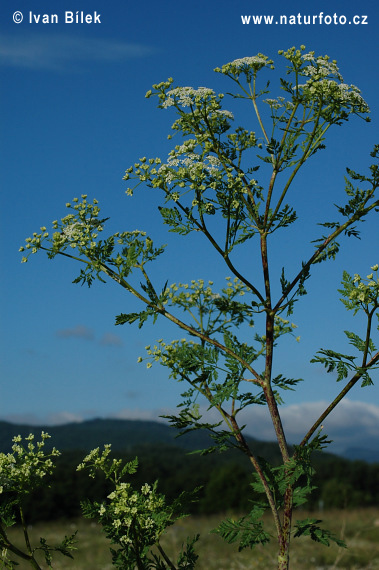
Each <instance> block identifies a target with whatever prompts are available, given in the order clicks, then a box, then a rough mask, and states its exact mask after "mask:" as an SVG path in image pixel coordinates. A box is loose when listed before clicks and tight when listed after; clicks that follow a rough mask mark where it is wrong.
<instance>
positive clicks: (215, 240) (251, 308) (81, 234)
mask: <svg viewBox="0 0 379 570" xmlns="http://www.w3.org/2000/svg"><path fill="white" fill-rule="evenodd" d="M279 55H280V56H281V57H282V58H284V61H285V64H286V74H285V77H282V78H281V79H280V89H281V95H280V96H277V97H275V98H270V97H269V96H268V95H269V89H268V83H267V84H266V83H263V84H262V79H261V77H262V75H263V74H267V73H271V72H272V70H274V62H273V61H272V60H271V59H269V58H268V57H267V56H265V55H262V54H258V55H257V56H254V57H246V58H242V59H237V60H235V61H233V62H231V63H228V64H226V65H223V66H222V67H221V68H217V69H216V70H215V71H216V72H217V73H219V74H222V75H223V76H224V77H226V78H228V79H230V80H231V82H232V83H233V85H234V87H235V90H234V92H233V93H232V94H231V97H232V99H231V101H230V104H231V105H233V101H234V100H238V109H237V110H238V112H239V111H240V108H241V105H240V100H241V102H242V103H244V104H246V106H247V110H248V112H249V113H250V111H251V110H252V111H253V113H254V115H255V119H256V126H257V128H256V130H254V131H253V130H250V129H249V128H243V127H240V126H237V127H234V123H235V119H234V115H235V111H232V110H230V109H226V108H224V99H225V96H224V95H223V94H217V93H216V92H215V91H213V89H209V88H205V87H200V88H198V89H194V88H192V87H178V86H175V85H174V81H173V79H169V80H168V81H164V82H162V83H159V84H156V85H154V86H153V89H152V90H150V91H149V92H148V93H147V97H157V98H158V107H159V108H161V109H163V110H164V111H166V112H174V113H175V114H176V120H175V121H174V123H173V125H172V130H173V135H177V136H178V135H179V136H180V135H181V136H182V137H183V138H182V141H181V142H180V144H177V145H174V146H173V148H172V150H171V151H170V152H169V154H168V157H167V158H166V159H165V160H163V159H162V158H150V159H148V158H146V157H143V158H141V159H139V161H138V162H136V163H135V164H134V165H133V166H131V167H130V168H128V169H127V170H126V173H125V176H124V179H125V180H126V181H128V183H129V185H130V186H129V187H128V188H127V190H126V193H127V195H129V196H132V195H133V193H134V192H135V191H136V188H137V187H138V186H141V185H144V186H147V187H149V188H152V189H153V190H154V191H155V192H159V193H160V194H161V196H162V204H161V206H160V208H159V211H160V215H161V217H162V221H163V223H164V224H166V225H167V226H168V228H169V231H171V232H174V233H176V234H179V235H181V236H191V234H192V233H193V232H199V233H200V234H201V235H202V236H203V238H204V239H205V240H206V241H207V242H208V243H209V244H210V245H211V246H212V247H213V250H214V252H215V255H216V256H219V258H220V259H221V260H222V262H223V263H224V264H225V270H226V271H227V274H228V275H229V276H228V277H227V278H226V283H224V286H222V285H220V284H219V285H215V284H214V282H212V281H210V282H207V283H206V282H205V281H204V280H201V279H200V280H198V281H195V280H194V281H191V283H188V284H182V283H174V284H171V285H168V282H166V284H164V285H162V284H160V285H159V284H157V283H156V282H153V280H152V278H151V273H150V271H149V269H148V267H149V263H150V262H152V261H154V260H156V259H157V258H158V257H159V256H160V255H162V254H163V252H164V246H158V247H157V246H155V245H154V243H153V240H152V239H151V237H150V236H148V235H146V234H145V233H144V232H140V231H123V232H117V233H115V234H113V235H110V236H109V237H106V238H101V235H102V232H103V230H104V224H105V222H106V219H104V218H103V219H101V218H100V208H99V206H98V204H97V201H96V200H94V201H93V202H91V201H88V200H87V195H82V198H81V200H79V199H75V200H74V201H73V202H72V203H69V204H67V207H68V209H69V214H68V215H67V216H65V217H63V218H62V219H61V220H60V221H57V220H56V221H55V222H54V223H53V233H52V234H49V233H48V232H47V231H46V228H45V227H43V228H41V231H40V232H39V233H35V234H33V236H32V237H30V238H28V239H27V240H26V245H25V246H23V247H22V248H21V250H22V251H23V252H24V255H23V261H26V260H27V259H28V257H29V254H30V253H35V252H37V251H39V250H44V251H46V252H47V254H48V256H49V257H50V258H54V257H55V256H57V255H63V256H66V257H68V258H70V259H73V260H76V261H78V262H79V263H80V264H81V271H80V275H79V276H78V277H77V279H76V280H75V282H77V283H87V284H88V285H91V283H92V282H93V280H94V279H96V278H98V279H100V280H101V281H103V280H106V279H107V278H110V279H112V280H114V281H115V282H116V283H117V284H119V285H120V286H121V287H123V288H124V289H125V291H126V292H127V293H129V294H132V295H134V296H135V298H136V299H137V300H138V301H140V303H141V304H142V309H140V310H136V312H132V313H128V314H124V313H122V314H120V315H118V316H117V317H116V324H117V325H122V324H125V323H138V326H139V327H142V326H143V325H144V323H145V322H146V321H147V320H149V319H152V320H153V322H155V321H157V319H162V318H165V319H168V320H169V321H171V322H172V323H174V324H175V325H177V326H178V327H179V329H181V331H182V335H184V336H183V338H182V339H181V340H173V341H169V342H167V341H164V340H163V339H161V340H160V341H158V342H157V344H156V345H155V346H153V347H152V346H148V347H147V348H146V350H147V354H146V355H145V356H144V357H142V356H141V357H140V358H139V360H140V361H142V360H145V359H147V365H148V367H150V366H151V365H152V364H153V363H154V362H159V363H160V364H161V365H163V366H165V367H167V369H168V373H169V375H170V376H171V377H172V378H173V379H177V380H179V381H184V382H185V383H186V385H187V389H186V390H185V391H184V392H183V401H182V402H181V403H180V405H179V411H178V413H177V414H176V415H175V416H170V417H169V420H170V422H171V423H172V424H173V425H174V426H176V427H178V428H179V429H181V430H182V431H183V432H185V431H188V430H195V429H205V430H208V431H209V432H210V434H211V436H212V437H213V440H214V445H213V446H211V447H210V449H208V450H205V451H206V452H212V451H215V450H223V449H226V448H228V447H231V446H232V447H236V448H238V449H239V450H240V451H241V452H242V453H244V454H245V455H246V457H247V459H248V461H250V463H251V465H252V467H253V469H254V473H255V474H254V475H253V478H252V487H253V488H254V490H255V491H256V492H258V493H261V497H262V498H261V500H259V501H258V502H257V503H256V504H255V505H254V506H253V508H252V509H251V510H250V512H249V514H248V515H247V516H245V517H243V518H241V519H239V520H237V521H236V520H226V521H224V522H223V523H222V524H221V525H220V526H219V527H218V528H217V529H215V532H217V533H218V534H220V535H221V536H222V537H224V538H225V539H226V540H227V541H228V542H238V544H239V547H240V548H246V547H249V548H253V547H254V545H256V544H258V543H265V542H267V541H268V540H270V539H271V537H270V536H269V535H268V533H267V532H266V531H265V529H264V526H263V522H262V514H263V513H264V511H265V510H267V509H269V510H270V511H271V514H272V517H273V520H274V523H275V528H276V540H277V544H278V556H277V568H278V569H279V570H284V569H287V568H289V551H290V543H291V542H290V541H291V537H297V536H301V535H309V536H310V537H311V538H312V539H314V540H317V541H319V542H322V543H324V544H329V542H330V540H336V541H337V542H339V541H338V539H336V538H335V537H333V536H332V535H331V533H330V532H328V531H327V530H324V529H322V528H321V527H320V525H319V522H320V521H317V520H316V519H306V520H298V521H296V522H293V520H292V519H293V517H292V515H293V511H294V509H295V508H296V507H297V506H299V505H301V504H302V503H304V502H306V500H307V496H308V494H309V492H310V491H311V490H312V475H313V469H312V464H311V453H312V452H313V451H314V450H318V449H322V448H323V447H324V446H325V445H326V444H327V436H326V435H322V432H321V427H322V425H321V424H322V422H323V421H324V419H325V418H326V417H327V416H328V415H329V414H330V413H331V412H332V410H333V409H334V408H335V407H336V406H337V405H338V403H339V402H340V400H341V399H342V398H343V397H344V396H345V395H346V394H347V393H348V392H349V391H350V390H351V389H352V388H353V386H355V385H356V384H357V383H358V382H361V384H362V385H363V386H366V385H368V384H370V383H371V382H372V379H371V376H370V373H371V371H372V370H373V369H374V368H375V367H377V366H378V361H379V353H378V351H377V349H376V348H375V346H374V340H373V334H374V321H375V319H374V317H375V315H377V314H378V286H379V285H378V276H377V265H373V267H372V274H369V277H368V278H367V280H366V281H365V280H364V279H362V278H360V277H359V278H358V277H357V276H355V277H351V276H349V275H348V274H347V273H345V274H344V276H343V284H342V286H343V289H342V290H341V294H342V300H343V302H344V304H345V306H346V308H347V309H348V310H353V311H354V312H357V311H361V312H362V314H364V315H365V318H366V321H367V326H366V329H365V331H364V334H363V336H360V335H358V334H357V333H355V332H347V333H346V335H347V339H348V342H349V343H350V344H352V345H353V347H354V349H355V351H356V353H355V354H354V355H353V356H351V355H345V354H342V353H338V352H336V351H333V350H331V349H321V350H320V351H319V352H318V353H317V354H316V355H315V357H314V359H313V361H314V362H319V363H322V364H323V365H325V367H326V369H327V371H329V372H331V371H334V370H337V371H338V378H337V379H338V380H343V381H344V382H346V383H345V386H344V388H343V389H342V390H341V392H340V394H339V395H338V396H337V397H336V398H335V400H334V401H333V402H331V403H330V405H329V406H328V407H327V409H326V410H325V411H324V413H323V414H322V415H321V416H320V418H319V419H318V420H317V421H316V422H315V423H314V425H313V426H311V427H310V429H309V430H308V432H307V433H306V434H305V435H304V438H303V439H302V441H301V442H299V444H298V445H297V446H295V448H294V451H291V450H290V448H289V446H288V443H287V439H286V434H285V432H284V429H283V425H282V421H281V415H280V403H281V402H282V392H283V390H288V389H294V388H295V387H296V386H297V385H298V383H299V382H300V381H301V379H294V378H287V377H285V376H284V375H283V374H278V375H276V374H274V372H273V364H274V357H275V354H276V346H277V344H278V342H279V341H280V339H281V338H282V337H283V336H285V335H292V336H294V337H295V338H298V337H296V335H295V328H296V325H295V324H293V323H292V322H291V318H290V317H291V315H292V313H293V312H294V308H295V304H296V302H298V301H299V300H300V298H301V297H303V296H304V295H305V294H306V284H307V281H308V279H309V278H310V275H311V270H312V269H313V268H314V266H315V265H316V264H319V263H321V262H324V261H326V260H330V259H334V258H335V257H336V255H337V254H338V250H339V239H340V238H341V237H343V236H348V237H349V236H358V235H359V230H358V224H359V222H362V221H363V220H365V219H366V217H367V216H368V215H370V214H372V213H373V212H375V211H377V210H378V206H379V200H378V197H377V188H378V185H379V170H378V165H377V159H378V156H379V145H377V146H376V147H375V148H374V149H373V151H372V153H371V156H372V158H373V159H374V164H372V165H371V166H370V167H369V172H368V174H366V175H363V174H359V173H356V172H354V171H353V170H351V169H348V170H347V174H348V177H347V178H346V188H345V190H346V201H345V203H344V204H342V205H338V206H337V207H336V217H335V219H334V220H330V221H326V222H323V223H321V224H320V225H321V226H322V227H323V231H322V233H321V234H318V235H316V236H315V239H314V240H313V243H312V246H311V250H310V253H309V257H308V259H307V260H306V261H303V262H300V263H299V265H298V269H297V270H296V271H295V272H294V273H293V274H291V273H290V272H289V271H288V269H287V270H286V269H285V268H283V269H282V271H281V276H280V279H279V283H278V284H277V283H276V282H275V280H274V279H273V277H272V274H273V272H270V267H271V266H270V262H269V247H270V243H271V239H272V236H273V234H278V233H280V232H283V231H285V229H286V228H288V227H290V226H292V225H293V224H294V223H295V222H296V220H297V217H298V216H297V213H296V210H295V207H294V205H293V203H292V197H291V189H292V185H293V182H294V180H295V178H296V176H297V174H298V172H299V170H300V169H301V168H302V166H303V165H304V164H305V163H306V162H307V161H308V160H311V159H312V160H313V159H314V155H316V154H317V153H318V152H319V151H320V150H321V149H323V148H324V147H325V140H326V136H327V133H328V131H329V129H331V128H333V127H334V125H342V124H343V123H345V122H346V121H348V120H349V119H350V118H351V116H358V117H361V118H363V119H365V120H369V119H368V113H369V108H368V105H367V103H366V102H365V101H364V99H363V98H362V95H361V93H360V91H359V89H358V88H357V87H355V86H354V85H349V84H347V83H345V82H344V80H343V78H342V76H341V74H340V71H339V69H338V67H337V63H336V62H335V61H332V60H330V58H329V57H328V56H317V55H316V54H315V53H314V52H306V50H305V47H304V46H301V47H300V49H295V48H290V49H288V50H287V51H280V52H279ZM247 118H248V120H249V121H250V119H251V114H249V115H247ZM173 135H170V136H169V138H172V136H173ZM130 182H131V184H130ZM257 245H258V248H259V249H258V252H259V253H258V255H256V252H257ZM240 250H241V251H244V252H247V253H248V256H247V257H246V256H244V257H239V256H238V252H239V251H240ZM254 256H255V257H254ZM241 259H242V260H246V259H250V260H252V262H251V264H250V262H246V261H241ZM374 261H375V260H374ZM132 274H133V275H135V274H138V276H139V280H138V281H139V284H137V285H136V283H138V281H137V280H135V279H133V278H132ZM277 285H279V293H277V290H278V287H277ZM253 327H254V330H253ZM256 405H260V406H262V405H263V406H265V407H266V409H267V414H268V415H269V416H270V418H271V420H272V425H273V427H274V430H275V434H276V438H277V443H278V447H279V450H280V454H281V457H282V464H281V465H280V466H273V465H270V464H269V463H268V462H267V461H265V460H263V459H262V458H260V457H258V456H257V454H256V452H255V450H254V445H253V444H251V443H250V442H248V440H247V438H246V436H245V426H244V425H243V421H242V420H241V419H240V418H241V416H242V414H241V412H242V411H243V410H246V409H247V408H251V407H254V406H256ZM207 408H208V410H211V411H212V412H214V411H216V412H217V413H218V414H219V421H217V422H214V421H213V422H212V421H210V420H209V417H208V418H207V412H206V409H207ZM213 417H214V416H213ZM246 507H247V509H248V508H249V507H248V504H247V505H246Z"/></svg>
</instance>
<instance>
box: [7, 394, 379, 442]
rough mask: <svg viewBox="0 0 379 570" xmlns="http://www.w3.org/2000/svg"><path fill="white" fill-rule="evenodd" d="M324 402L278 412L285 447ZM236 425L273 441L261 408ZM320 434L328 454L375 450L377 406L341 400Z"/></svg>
mask: <svg viewBox="0 0 379 570" xmlns="http://www.w3.org/2000/svg"><path fill="white" fill-rule="evenodd" d="M327 405H328V404H327V402H324V401H319V402H304V403H303V404H293V405H291V406H285V407H282V408H281V416H282V421H283V425H284V429H285V431H286V435H287V438H288V442H289V443H299V442H300V441H301V439H302V438H303V436H304V435H305V433H306V432H307V431H308V429H309V428H310V427H311V425H312V424H313V423H314V422H315V421H316V420H317V418H318V417H319V415H320V414H321V413H322V412H323V411H324V410H325V408H326V406H327ZM176 411H177V410H176V409H168V408H160V409H150V410H146V409H138V408H124V409H121V410H118V411H116V412H113V413H111V414H106V415H104V414H102V413H101V412H100V411H99V410H87V411H83V412H78V413H71V412H69V411H62V412H57V413H53V414H47V415H45V416H42V415H41V416H39V417H37V416H35V415H33V414H12V415H11V414H9V415H4V416H2V418H0V419H3V420H5V421H9V422H12V423H22V424H29V425H59V424H65V423H70V422H81V421H84V420H88V419H91V418H94V417H107V418H114V419H128V420H149V421H161V422H165V421H166V420H164V419H163V418H161V417H160V416H163V415H173V414H175V413H176ZM203 419H204V420H206V421H210V422H212V421H214V422H217V421H219V416H218V415H217V412H216V411H215V410H211V411H210V412H208V413H205V414H204V418H203ZM240 424H246V433H247V434H249V435H251V436H253V437H255V438H256V439H258V440H266V441H274V439H275V434H274V430H273V428H272V424H271V420H270V417H269V414H268V410H267V408H266V407H264V406H255V407H254V408H252V409H251V410H249V411H244V412H241V415H240ZM323 425H324V430H323V431H324V432H325V433H326V434H327V435H328V437H329V438H330V439H332V440H333V444H332V445H331V446H330V448H328V450H329V451H330V452H332V453H343V452H344V451H345V450H346V449H347V448H352V447H360V448H366V449H373V450H375V449H377V448H378V445H379V406H378V405H375V404H368V403H365V402H355V401H352V400H343V401H342V402H341V403H340V404H339V406H337V407H336V409H335V410H334V411H333V412H332V413H331V415H330V417H329V418H327V419H326V420H325V422H323Z"/></svg>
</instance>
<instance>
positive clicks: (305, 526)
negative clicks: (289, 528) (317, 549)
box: [294, 518, 346, 548]
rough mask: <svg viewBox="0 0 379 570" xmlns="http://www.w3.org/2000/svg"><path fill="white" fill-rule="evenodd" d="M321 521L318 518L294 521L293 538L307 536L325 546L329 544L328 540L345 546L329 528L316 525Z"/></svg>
mask: <svg viewBox="0 0 379 570" xmlns="http://www.w3.org/2000/svg"><path fill="white" fill-rule="evenodd" d="M320 522H322V521H321V520H319V519H314V518H307V519H304V520H302V521H296V524H295V529H296V532H295V534H294V536H295V538H296V537H298V536H302V535H304V536H309V537H310V538H311V539H312V540H314V541H315V542H321V544H325V546H330V541H332V542H335V543H336V544H338V546H341V547H343V548H346V544H345V543H344V541H343V540H340V539H339V538H337V537H336V536H334V534H333V533H331V532H330V531H329V530H325V529H323V528H321V527H319V526H318V523H320Z"/></svg>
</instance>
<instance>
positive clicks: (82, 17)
mask: <svg viewBox="0 0 379 570" xmlns="http://www.w3.org/2000/svg"><path fill="white" fill-rule="evenodd" d="M23 20H24V21H27V22H28V23H29V24H59V23H60V22H63V23H64V24H101V14H99V13H98V12H97V11H96V10H95V11H94V12H90V13H87V12H84V11H83V10H78V11H76V12H70V11H65V12H64V14H36V13H34V12H32V11H29V12H28V15H26V14H25V18H24V15H23V14H22V13H21V12H15V13H14V14H13V21H14V22H15V23H16V24H20V23H21V22H22V21H23Z"/></svg>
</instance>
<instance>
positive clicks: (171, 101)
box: [162, 87, 215, 109]
mask: <svg viewBox="0 0 379 570" xmlns="http://www.w3.org/2000/svg"><path fill="white" fill-rule="evenodd" d="M214 96H215V92H214V91H213V89H208V88H207V87H199V88H198V89H194V88H193V87H176V88H175V89H171V90H170V91H167V93H166V99H165V100H164V101H163V103H162V108H163V109H166V108H167V107H172V106H174V105H175V104H177V105H179V106H180V107H191V106H192V105H194V104H195V105H196V104H199V103H202V102H203V101H206V100H207V99H212V98H213V97H214Z"/></svg>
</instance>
